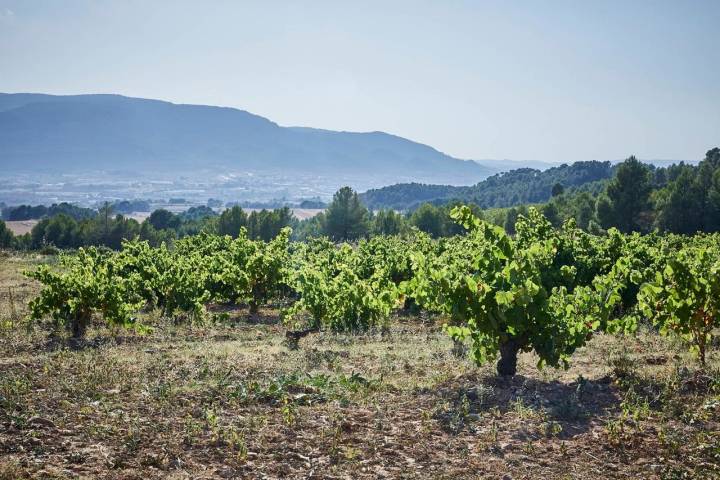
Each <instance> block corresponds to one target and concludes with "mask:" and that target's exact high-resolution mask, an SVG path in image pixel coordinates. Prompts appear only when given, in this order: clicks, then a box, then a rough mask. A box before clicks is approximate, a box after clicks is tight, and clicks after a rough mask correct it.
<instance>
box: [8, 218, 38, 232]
mask: <svg viewBox="0 0 720 480" xmlns="http://www.w3.org/2000/svg"><path fill="white" fill-rule="evenodd" d="M37 223H38V221H37V220H15V221H8V222H5V225H7V227H8V228H9V229H10V230H11V231H12V232H13V234H14V235H24V234H26V233H29V232H30V230H32V228H33V227H34V226H35V225H36V224H37Z"/></svg>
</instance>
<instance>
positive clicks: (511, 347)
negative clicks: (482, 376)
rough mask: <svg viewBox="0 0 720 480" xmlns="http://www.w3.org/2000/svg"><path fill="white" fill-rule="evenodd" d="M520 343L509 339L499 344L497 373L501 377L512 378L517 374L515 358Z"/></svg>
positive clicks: (511, 338) (515, 339) (517, 340)
mask: <svg viewBox="0 0 720 480" xmlns="http://www.w3.org/2000/svg"><path fill="white" fill-rule="evenodd" d="M520 347H521V342H520V340H519V339H517V338H513V337H510V338H508V339H506V340H504V341H502V342H500V359H499V360H498V362H497V373H498V375H502V376H513V375H515V373H516V372H517V356H518V352H519V351H520Z"/></svg>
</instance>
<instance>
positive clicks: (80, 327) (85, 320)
mask: <svg viewBox="0 0 720 480" xmlns="http://www.w3.org/2000/svg"><path fill="white" fill-rule="evenodd" d="M91 318H92V314H91V313H90V312H87V311H83V310H81V311H79V312H77V313H76V314H75V317H73V319H72V321H71V322H70V330H71V331H72V336H73V338H75V339H80V338H83V337H84V336H85V332H86V331H87V327H88V326H89V325H90V320H91Z"/></svg>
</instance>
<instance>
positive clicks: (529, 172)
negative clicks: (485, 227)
mask: <svg viewBox="0 0 720 480" xmlns="http://www.w3.org/2000/svg"><path fill="white" fill-rule="evenodd" d="M613 171H614V167H613V165H612V164H611V162H607V161H606V162H599V161H596V160H592V161H587V162H575V163H573V164H571V165H567V164H562V165H560V166H558V167H552V168H548V169H547V170H537V169H533V168H518V169H515V170H511V171H509V172H503V173H498V174H495V175H493V176H491V177H489V178H487V179H485V180H483V181H481V182H479V183H477V184H475V185H472V186H468V187H463V186H461V187H456V186H451V185H426V184H420V183H404V184H396V185H391V186H388V187H383V188H378V189H372V190H368V191H367V192H365V193H362V194H361V195H360V198H361V200H362V201H363V203H364V204H365V205H366V206H367V207H368V208H371V209H373V210H377V209H383V208H390V209H394V210H412V209H414V208H416V207H418V206H419V205H420V204H422V203H433V204H436V205H439V204H443V203H449V202H451V201H455V200H459V201H462V202H467V203H475V204H477V205H479V206H480V207H481V208H494V207H510V206H514V205H521V204H526V203H539V202H545V201H547V200H548V199H549V198H550V197H551V195H552V187H553V186H554V185H555V184H556V183H559V184H560V185H562V186H563V187H564V188H565V189H576V190H577V189H587V190H593V189H599V188H600V187H601V186H602V183H603V182H606V181H607V180H608V179H609V178H611V177H612V175H613Z"/></svg>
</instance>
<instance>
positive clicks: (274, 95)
mask: <svg viewBox="0 0 720 480" xmlns="http://www.w3.org/2000/svg"><path fill="white" fill-rule="evenodd" d="M0 91H2V92H44V93H56V94H71V93H72V94H74V93H121V94H124V95H130V96H139V97H149V98H159V99H165V100H170V101H173V102H178V103H202V104H214V105H224V106H233V107H238V108H242V109H245V110H248V111H251V112H253V113H256V114H259V115H262V116H265V117H268V118H270V119H271V120H273V121H275V122H277V123H279V124H281V125H302V126H312V127H320V128H329V129H335V130H351V131H371V130H383V131H387V132H390V133H394V134H397V135H401V136H404V137H408V138H410V139H413V140H416V141H419V142H423V143H427V144H429V145H432V146H434V147H435V148H437V149H439V150H442V151H444V152H447V153H449V154H451V155H454V156H457V157H461V158H473V159H483V158H509V159H538V160H547V161H574V160H588V159H619V158H624V157H627V156H628V155H630V154H635V155H637V156H639V157H641V158H646V159H652V158H656V159H657V158H663V159H698V158H700V157H702V156H703V155H704V153H705V151H706V150H707V149H709V148H710V147H713V146H717V145H720V0H708V1H691V0H675V1H667V2H666V1H659V0H656V1H640V0H629V1H628V0H624V1H607V0H603V1H595V0H592V1H591V0H584V1H581V0H573V1H550V0H548V1H542V2H541V1H513V2H511V1H507V0H504V1H500V0H498V1H496V2H481V1H475V2H457V1H447V0H445V1H443V0H437V1H435V2H423V1H420V0H415V1H408V2H404V1H402V2H401V1H389V0H386V1H379V2H374V1H357V2H348V1H341V0H335V1H327V2H321V1H310V0H307V1H297V0H296V1H288V2H273V1H268V0H265V1H258V2H242V1H232V2H221V1H196V2H181V1H176V0H173V1H167V2H164V1H157V0H130V1H102V0H80V1H71V0H63V1H60V0H57V1H41V0H17V1H13V0H0Z"/></svg>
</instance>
